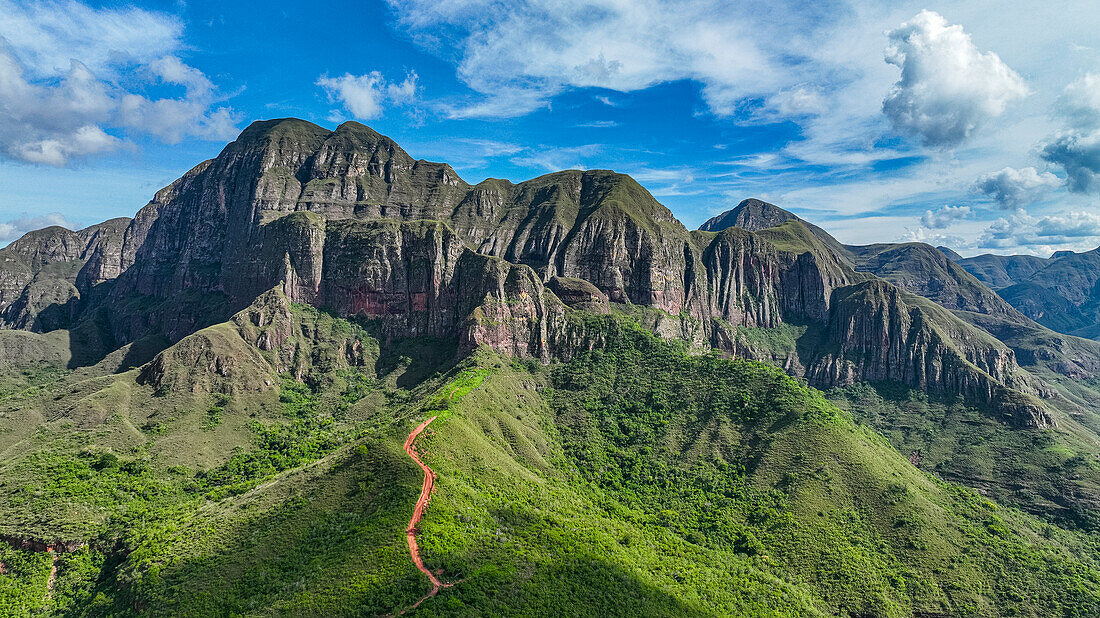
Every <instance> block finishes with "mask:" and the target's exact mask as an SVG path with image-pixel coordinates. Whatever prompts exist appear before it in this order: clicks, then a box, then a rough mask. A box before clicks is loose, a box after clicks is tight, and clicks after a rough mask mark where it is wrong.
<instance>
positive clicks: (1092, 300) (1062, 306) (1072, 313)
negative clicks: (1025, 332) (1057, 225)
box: [960, 249, 1100, 338]
mask: <svg viewBox="0 0 1100 618" xmlns="http://www.w3.org/2000/svg"><path fill="white" fill-rule="evenodd" d="M960 265H962V266H963V267H964V268H966V269H967V270H969V271H970V272H972V273H974V274H975V275H976V276H978V277H979V278H982V279H983V280H987V281H988V282H989V284H990V286H991V287H994V288H997V289H998V294H1000V295H1001V296H1002V297H1004V298H1005V300H1007V301H1008V302H1009V303H1011V304H1012V305H1013V306H1014V307H1016V308H1017V309H1019V310H1020V312H1021V313H1023V314H1024V315H1026V316H1027V317H1029V318H1031V319H1033V320H1035V321H1036V322H1038V323H1040V324H1042V325H1043V326H1046V327H1047V328H1050V329H1052V330H1055V331H1058V332H1060V333H1066V334H1075V335H1080V336H1083V337H1089V338H1094V337H1095V336H1096V334H1097V332H1098V330H1100V329H1098V327H1097V323H1098V322H1100V292H1098V291H1097V283H1098V282H1100V249H1094V250H1092V251H1085V252H1083V253H1075V252H1073V251H1059V252H1057V253H1055V254H1054V255H1052V256H1051V257H1050V258H1049V259H1043V258H1037V257H1032V256H1023V255H1013V256H995V255H983V256H978V257H975V258H969V259H967V260H963V261H961V262H960Z"/></svg>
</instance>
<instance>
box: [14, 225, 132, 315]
mask: <svg viewBox="0 0 1100 618" xmlns="http://www.w3.org/2000/svg"><path fill="white" fill-rule="evenodd" d="M129 223H130V219H127V218H120V219H111V220H109V221H104V222H103V223H100V224H97V225H93V226H91V227H88V228H85V229H83V230H79V231H75V232H74V231H71V230H67V229H65V228H63V227H58V226H53V227H48V228H44V229H41V230H36V231H34V232H30V233H29V234H27V235H25V236H23V237H22V238H20V239H18V240H16V241H15V242H13V243H11V244H10V245H8V246H7V247H5V248H3V249H0V327H5V328H19V329H24V330H33V331H49V330H55V329H58V328H68V327H69V326H70V325H71V323H72V320H73V318H74V316H75V315H76V314H77V313H78V312H79V310H80V308H81V307H80V301H81V298H82V296H83V295H86V294H88V293H89V292H90V291H91V290H92V288H94V287H95V286H96V285H98V284H100V283H103V282H105V281H109V280H111V279H113V278H115V277H117V276H118V275H119V274H120V272H121V271H120V269H119V268H118V267H117V264H118V258H117V256H118V255H120V254H121V250H122V242H123V236H124V234H125V232H126V228H127V226H128V225H129ZM104 264H106V268H105V269H104V267H103V265H104Z"/></svg>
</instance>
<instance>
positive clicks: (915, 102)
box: [882, 10, 1028, 147]
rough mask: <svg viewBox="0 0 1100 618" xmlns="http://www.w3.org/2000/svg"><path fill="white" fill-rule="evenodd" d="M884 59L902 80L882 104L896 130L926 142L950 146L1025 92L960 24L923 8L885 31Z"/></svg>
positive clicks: (1013, 74) (1019, 80)
mask: <svg viewBox="0 0 1100 618" xmlns="http://www.w3.org/2000/svg"><path fill="white" fill-rule="evenodd" d="M887 36H888V38H889V42H890V44H889V47H887V48H886V61H887V62H889V63H890V64H893V65H896V66H898V67H899V68H901V79H900V80H898V82H897V83H896V84H895V85H894V88H893V89H892V90H891V91H890V94H888V95H887V97H886V99H885V100H884V101H883V103H882V110H883V112H884V113H885V114H886V115H887V117H889V118H890V120H891V121H892V122H893V124H894V127H895V128H897V129H898V130H899V131H902V132H905V133H909V134H913V135H917V136H919V137H920V138H921V140H922V141H923V142H924V144H925V145H927V146H935V147H952V146H956V145H958V144H960V143H961V142H962V141H963V140H965V139H966V138H967V137H969V136H970V135H971V134H972V133H973V132H974V131H975V130H976V129H977V128H978V127H979V126H981V125H982V124H984V123H985V122H986V121H988V120H989V119H991V118H995V117H997V116H1000V115H1001V114H1003V113H1004V111H1005V108H1006V107H1007V106H1008V104H1009V103H1010V102H1012V101H1014V100H1016V99H1020V98H1023V97H1025V96H1027V94H1028V88H1027V85H1026V84H1025V83H1024V80H1023V79H1022V78H1021V77H1020V76H1019V75H1018V74H1016V72H1015V71H1013V70H1012V69H1010V68H1009V67H1008V65H1006V64H1005V63H1004V62H1003V61H1001V59H1000V57H998V56H997V54H995V53H993V52H985V53H983V52H981V51H979V50H978V48H977V47H976V46H975V45H974V42H973V41H972V40H971V38H970V35H969V34H967V33H966V32H965V31H964V30H963V28H962V26H958V25H949V24H948V23H947V20H946V19H944V18H943V16H942V15H940V14H938V13H935V12H932V11H927V10H925V11H921V12H920V13H919V14H918V15H917V16H916V17H914V18H913V19H911V20H909V21H907V22H905V23H904V24H902V25H901V26H900V27H898V28H896V29H894V30H892V31H890V32H889V33H887Z"/></svg>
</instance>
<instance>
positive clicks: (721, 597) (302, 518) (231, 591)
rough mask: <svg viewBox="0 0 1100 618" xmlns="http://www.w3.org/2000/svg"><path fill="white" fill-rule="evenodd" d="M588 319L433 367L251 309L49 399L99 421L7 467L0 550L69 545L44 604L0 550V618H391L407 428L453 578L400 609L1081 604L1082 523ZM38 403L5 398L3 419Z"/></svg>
mask: <svg viewBox="0 0 1100 618" xmlns="http://www.w3.org/2000/svg"><path fill="white" fill-rule="evenodd" d="M588 319H589V320H591V321H593V322H594V323H596V324H599V325H600V329H601V330H602V332H604V333H605V343H604V346H603V347H602V349H600V350H594V351H592V352H590V353H581V354H578V356H577V357H576V358H575V359H574V360H572V361H570V362H569V363H560V364H554V365H551V366H549V367H543V366H542V365H540V364H537V363H528V364H524V363H520V362H514V361H512V360H510V359H508V358H506V357H502V356H500V355H498V354H496V353H494V352H492V351H491V350H489V349H487V348H482V349H481V350H479V351H478V352H477V353H475V354H473V355H471V356H469V357H468V358H467V359H466V360H465V361H464V362H463V363H461V364H460V365H458V366H454V367H451V366H438V365H437V366H434V367H432V366H421V363H423V362H424V361H426V360H429V359H431V357H433V356H438V353H437V352H436V350H435V348H434V347H433V346H425V347H423V348H422V349H420V350H419V351H418V350H417V348H416V347H415V346H416V345H417V342H415V341H408V342H405V343H397V342H394V345H395V346H396V347H392V348H391V347H390V345H389V344H387V343H386V342H384V341H378V342H377V343H375V342H374V341H373V340H372V338H371V337H370V336H369V335H367V334H366V333H365V332H364V331H363V330H361V329H360V328H359V327H358V326H357V325H355V324H354V323H350V322H347V321H344V320H341V319H339V318H333V317H332V316H327V315H325V314H323V313H320V312H316V311H313V310H311V309H309V308H307V307H303V306H291V305H287V304H286V302H285V298H284V297H283V296H282V295H281V294H279V293H278V292H272V293H270V294H266V295H264V298H263V300H262V301H260V302H257V303H256V304H254V305H253V306H252V307H250V308H248V309H247V310H246V311H244V312H242V313H240V314H238V315H237V316H236V317H235V319H234V320H233V321H232V322H229V323H225V324H219V325H215V326H214V327H212V328H209V329H205V330H204V331H200V332H199V333H196V334H195V335H194V336H192V337H189V338H186V339H185V340H183V341H181V342H179V343H177V344H176V345H175V346H172V347H171V348H169V349H168V350H165V351H164V352H163V353H162V354H161V355H160V356H159V357H158V360H156V361H154V362H152V363H150V364H149V365H147V366H146V367H145V368H143V369H142V370H141V371H132V372H128V373H126V374H120V375H118V376H115V377H113V378H111V379H110V380H108V381H106V382H104V381H99V382H95V383H94V384H83V385H82V382H70V383H68V384H67V385H66V386H65V388H72V389H81V390H84V391H86V392H92V391H96V389H102V388H103V386H102V385H103V384H111V385H112V386H111V387H110V388H111V389H113V391H112V392H113V395H112V396H103V397H99V398H94V397H93V398H88V397H85V398H84V399H83V400H80V401H77V400H73V401H72V408H71V411H70V412H69V413H68V418H76V416H78V411H79V410H82V409H85V408H88V407H91V408H96V407H97V406H108V409H110V410H113V411H114V415H115V416H116V417H117V419H114V420H113V419H112V418H111V417H110V416H107V417H102V418H101V420H98V421H95V420H91V419H89V425H88V427H89V428H90V429H92V431H91V432H88V433H85V435H86V436H87V439H85V440H82V441H78V442H75V443H71V444H70V443H65V442H59V441H58V440H57V439H53V440H37V439H36V440H27V441H24V442H21V443H19V444H18V445H16V447H15V448H9V449H8V450H7V451H6V457H5V459H4V463H3V464H2V466H3V472H4V478H5V479H6V482H5V483H4V484H3V485H0V496H3V498H4V499H3V500H0V504H4V505H10V506H8V510H7V511H5V513H4V515H5V516H4V517H3V518H2V519H0V521H3V524H2V525H3V532H4V534H5V535H9V536H12V537H17V538H23V539H27V538H32V539H41V538H47V539H50V540H51V541H52V542H55V543H54V544H55V545H56V546H58V547H64V548H65V550H64V551H63V552H62V553H60V554H59V556H60V557H59V560H58V563H59V569H58V574H57V587H56V588H55V593H54V594H53V595H46V594H45V581H46V572H47V571H48V570H49V566H50V565H49V561H45V562H43V561H42V560H38V561H35V560H34V558H35V557H36V556H38V555H39V554H35V553H34V550H33V547H30V546H28V547H27V548H20V549H10V550H9V549H4V550H3V554H2V556H3V560H4V561H5V564H7V565H12V566H13V567H15V568H12V569H11V570H6V571H5V573H2V574H0V607H3V608H5V609H8V608H14V610H15V611H20V612H22V611H27V612H28V613H29V612H30V611H34V610H46V611H53V612H55V613H62V614H72V615H81V614H90V615H139V614H140V615H153V616H160V615H165V616H168V615H222V614H232V613H252V614H262V615H275V614H295V615H318V614H327V615H361V614H363V613H366V614H384V613H394V614H395V613H397V612H399V611H400V610H401V609H403V608H406V607H408V606H409V605H410V604H411V603H413V602H415V601H416V600H417V599H418V598H420V597H421V596H423V594H424V593H425V592H427V591H428V590H429V589H430V587H431V586H430V583H429V581H428V579H427V578H425V577H424V576H423V575H422V574H421V573H420V572H419V571H417V570H416V568H415V566H414V565H413V563H412V561H411V560H410V559H409V555H408V553H407V548H406V547H405V526H406V523H407V521H408V516H409V514H410V513H411V512H412V509H413V505H414V503H415V502H416V499H417V494H418V489H419V487H420V481H421V479H420V475H419V472H420V470H419V469H418V468H417V467H416V466H415V464H414V463H413V462H411V461H410V460H409V459H408V458H407V457H406V456H405V455H404V453H402V452H401V444H402V441H403V440H404V439H405V437H406V436H407V434H408V431H409V429H410V428H412V427H414V426H416V425H417V424H419V423H420V422H422V419H424V418H426V417H429V416H432V417H436V420H435V421H434V422H433V423H432V425H431V428H430V429H429V430H427V431H425V432H424V433H423V434H422V435H421V436H420V438H419V439H418V443H417V444H418V446H417V450H418V453H419V454H420V456H421V457H422V458H423V460H424V461H425V463H426V464H428V465H430V466H431V468H432V470H433V471H435V472H436V474H437V475H438V476H437V479H436V490H435V493H434V495H433V497H432V500H431V502H430V506H429V507H428V509H427V512H426V515H425V518H424V520H423V521H422V523H421V525H420V530H419V535H418V542H419V544H420V548H421V552H422V555H423V556H424V560H425V562H426V565H427V567H428V568H429V569H431V570H432V571H433V572H436V573H438V572H439V571H440V570H441V571H442V576H443V577H444V578H445V579H446V581H450V582H456V584H455V585H454V586H452V587H448V588H444V589H442V590H441V591H440V592H439V594H438V595H437V596H435V597H431V598H428V599H427V600H425V601H424V603H423V604H422V605H421V606H420V607H419V608H418V611H419V612H421V613H424V614H425V615H468V614H471V613H474V614H492V615H531V614H537V615H550V614H562V613H568V614H571V615H590V616H608V615H624V616H626V615H655V616H685V615H686V616H704V615H715V614H719V615H756V614H767V615H779V616H807V615H809V616H815V615H876V616H899V617H900V616H912V615H921V614H951V615H953V614H966V615H975V616H996V615H1003V614H1004V613H1007V612H1012V613H1016V614H1020V615H1040V614H1044V613H1049V612H1056V613H1058V614H1068V615H1073V614H1079V615H1089V614H1091V613H1094V612H1095V611H1096V610H1097V608H1098V604H1100V573H1098V572H1097V571H1096V570H1095V569H1096V567H1095V565H1094V563H1095V557H1094V555H1093V553H1092V551H1091V550H1089V549H1088V542H1089V541H1088V540H1087V539H1086V537H1084V536H1083V535H1080V534H1079V533H1073V532H1068V531H1064V530H1061V529H1059V528H1056V527H1054V526H1051V525H1048V524H1044V523H1042V522H1040V521H1038V520H1036V519H1034V518H1032V517H1030V516H1027V515H1024V514H1021V513H1019V512H1017V511H1014V510H1012V509H1005V508H1003V507H999V506H997V505H996V504H994V503H992V502H990V501H988V500H986V499H984V498H981V497H979V496H977V495H976V494H974V493H972V492H969V491H966V490H963V489H961V488H958V487H957V486H953V485H950V484H947V483H944V482H942V481H939V480H937V479H935V478H934V477H932V476H929V475H926V474H924V473H921V472H919V471H918V470H916V469H915V468H914V467H913V466H912V465H911V464H910V463H909V461H908V460H907V459H906V458H905V457H903V456H902V455H900V454H898V453H897V452H896V451H894V450H893V449H891V448H890V447H889V445H888V444H887V443H886V442H885V440H883V438H881V437H880V436H878V435H877V434H875V433H873V432H871V431H870V430H868V429H866V428H863V427H860V426H857V425H855V424H854V423H853V422H852V420H851V419H850V418H849V417H848V416H847V415H845V414H844V413H842V412H840V411H839V410H837V409H836V408H834V407H833V406H831V405H830V404H828V403H827V402H826V401H825V400H824V399H822V398H821V396H820V394H819V393H817V392H815V391H813V390H811V389H808V388H806V387H805V386H802V385H800V384H799V383H798V382H797V381H795V380H793V379H791V378H790V377H788V376H786V375H785V374H783V373H782V372H780V371H778V370H776V369H774V368H770V367H767V366H765V365H762V364H760V363H755V362H747V361H730V360H724V359H720V358H716V357H713V356H689V355H687V354H685V352H684V348H683V345H682V344H681V343H677V342H666V341H662V340H660V339H658V338H656V337H654V336H653V335H651V334H649V333H648V332H646V331H645V330H644V329H640V328H638V327H637V326H636V325H633V324H631V321H630V320H629V319H625V318H622V317H616V316H602V317H601V316H595V315H589V316H588ZM208 343H209V345H207V344H208ZM375 345H378V347H377V348H375V347H374V346H375ZM409 345H413V346H414V347H408V346H409ZM196 350H200V351H201V352H199V353H195V351H196ZM356 350H360V351H358V352H356ZM216 359H221V360H216ZM297 362H307V363H308V364H307V365H302V366H296V365H295V364H294V363H297ZM296 367H297V368H296ZM279 369H289V370H291V371H298V370H300V371H301V372H302V373H301V375H300V376H299V377H300V379H301V380H302V382H297V381H294V380H291V379H286V378H285V377H280V376H278V374H275V373H273V372H275V371H277V370H279ZM265 374H266V375H269V376H270V377H271V378H274V379H276V380H278V381H277V382H275V383H274V384H273V385H271V386H267V385H266V384H265V383H264V382H263V380H262V379H260V380H257V377H262V376H263V375H265ZM181 376H191V377H190V378H188V379H186V380H180V379H179V377H181ZM207 389H212V392H214V393H222V394H223V395H224V398H218V397H214V396H212V395H210V394H207ZM256 389H260V390H256ZM96 392H98V391H96ZM122 392H128V393H129V395H128V398H126V399H122V398H120V397H118V394H120V393H122ZM158 393H160V394H159V395H158ZM196 394H197V395H198V396H199V398H198V399H197V400H195V401H196V403H197V402H206V406H207V407H199V406H197V405H196V403H191V404H189V405H190V412H183V413H181V414H179V415H178V416H173V415H172V414H166V413H165V411H164V410H165V409H166V408H167V409H170V407H167V406H161V407H160V408H161V412H160V413H159V414H160V415H161V416H160V418H159V419H158V422H160V423H163V425H162V426H161V428H160V429H156V428H154V427H153V426H150V427H149V428H146V426H147V425H148V421H147V420H146V415H148V410H147V408H149V407H150V406H148V405H147V404H146V403H145V402H147V401H152V400H155V399H158V398H159V399H161V400H167V401H169V402H173V401H180V402H182V401H186V400H189V399H191V398H192V397H194V396H195V395H196ZM52 398H53V392H52V391H47V392H43V393H40V394H28V395H27V396H26V398H25V399H21V400H20V401H19V402H8V403H9V404H10V406H11V407H10V409H9V413H23V412H22V411H23V410H28V409H34V406H36V405H40V404H39V403H38V402H47V401H49V400H51V399H52ZM111 406H113V407H111ZM185 407H186V406H185ZM181 412H182V411H181ZM83 416H84V417H85V418H87V415H83ZM280 417H281V418H280ZM25 418H26V417H25ZM215 418H217V419H218V420H217V422H214V421H213V419H215ZM54 422H55V423H56V421H54ZM128 424H129V425H139V424H141V426H142V427H143V429H142V431H141V433H142V436H143V437H142V441H143V442H142V443H141V445H140V446H139V448H136V449H135V448H128V447H126V446H124V445H123V444H122V443H121V442H118V441H117V440H118V438H117V436H121V435H124V434H125V432H126V429H125V428H126V426H127V425H128ZM97 428H98V429H97ZM223 428H226V429H231V430H232V431H230V432H228V433H225V434H222V433H221V431H222V430H223ZM64 431H65V430H64V428H63V427H61V426H59V425H55V426H53V427H50V428H47V429H46V432H51V433H55V434H61V433H63V432H64ZM234 432H245V433H246V434H247V433H251V434H252V436H253V439H252V441H250V442H245V443H238V444H240V448H239V449H237V450H232V449H231V448H223V450H221V451H219V452H216V453H208V454H207V455H206V456H205V458H204V457H196V455H195V454H193V453H189V452H188V450H187V449H188V447H187V446H186V445H185V444H184V443H181V442H180V441H179V438H180V437H181V436H183V435H185V434H190V435H191V436H204V435H205V436H209V440H207V441H210V440H213V441H218V442H220V441H222V440H224V439H225V437H227V436H231V435H234ZM128 439H130V440H133V439H134V438H133V437H130V438H128ZM226 446H227V447H228V445H226ZM154 454H156V456H153V455H154ZM185 462H189V463H185ZM45 478H50V479H51V480H50V481H49V482H48V483H46V484H45V485H43V484H42V483H41V480H42V479H45ZM31 487H43V488H45V489H44V490H39V491H31V490H30V489H29V488H31ZM17 501H18V502H19V503H18V504H16V502H17ZM61 505H64V506H63V507H62V506H61ZM30 513H37V514H43V513H50V514H51V516H50V518H49V519H39V518H36V516H32V515H28V514H30ZM79 513H86V514H88V515H90V516H91V517H90V518H87V519H83V520H79V519H77V520H74V519H73V518H74V515H75V514H79ZM80 521H84V522H89V523H91V524H92V525H90V526H89V525H88V524H83V525H78V526H75V527H74V526H73V525H72V524H73V523H78V522H80ZM96 522H101V523H96ZM85 541H87V545H82V543H83V542H85Z"/></svg>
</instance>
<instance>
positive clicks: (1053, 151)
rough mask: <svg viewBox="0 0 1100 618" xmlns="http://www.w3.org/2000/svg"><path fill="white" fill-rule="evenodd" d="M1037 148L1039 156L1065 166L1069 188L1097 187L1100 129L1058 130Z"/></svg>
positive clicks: (1099, 182) (1099, 184)
mask: <svg viewBox="0 0 1100 618" xmlns="http://www.w3.org/2000/svg"><path fill="white" fill-rule="evenodd" d="M1040 148H1041V150H1040V153H1039V155H1040V156H1041V157H1043V159H1046V160H1047V161H1050V162H1051V163H1054V164H1056V165H1060V166H1062V168H1063V169H1065V170H1066V185H1067V186H1068V187H1069V190H1070V191H1075V192H1078V193H1085V192H1091V191H1100V130H1096V131H1088V132H1084V133H1081V132H1076V131H1067V132H1063V133H1059V134H1057V135H1055V136H1054V137H1053V138H1051V139H1049V140H1047V141H1045V142H1044V143H1042V144H1041V145H1040Z"/></svg>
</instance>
